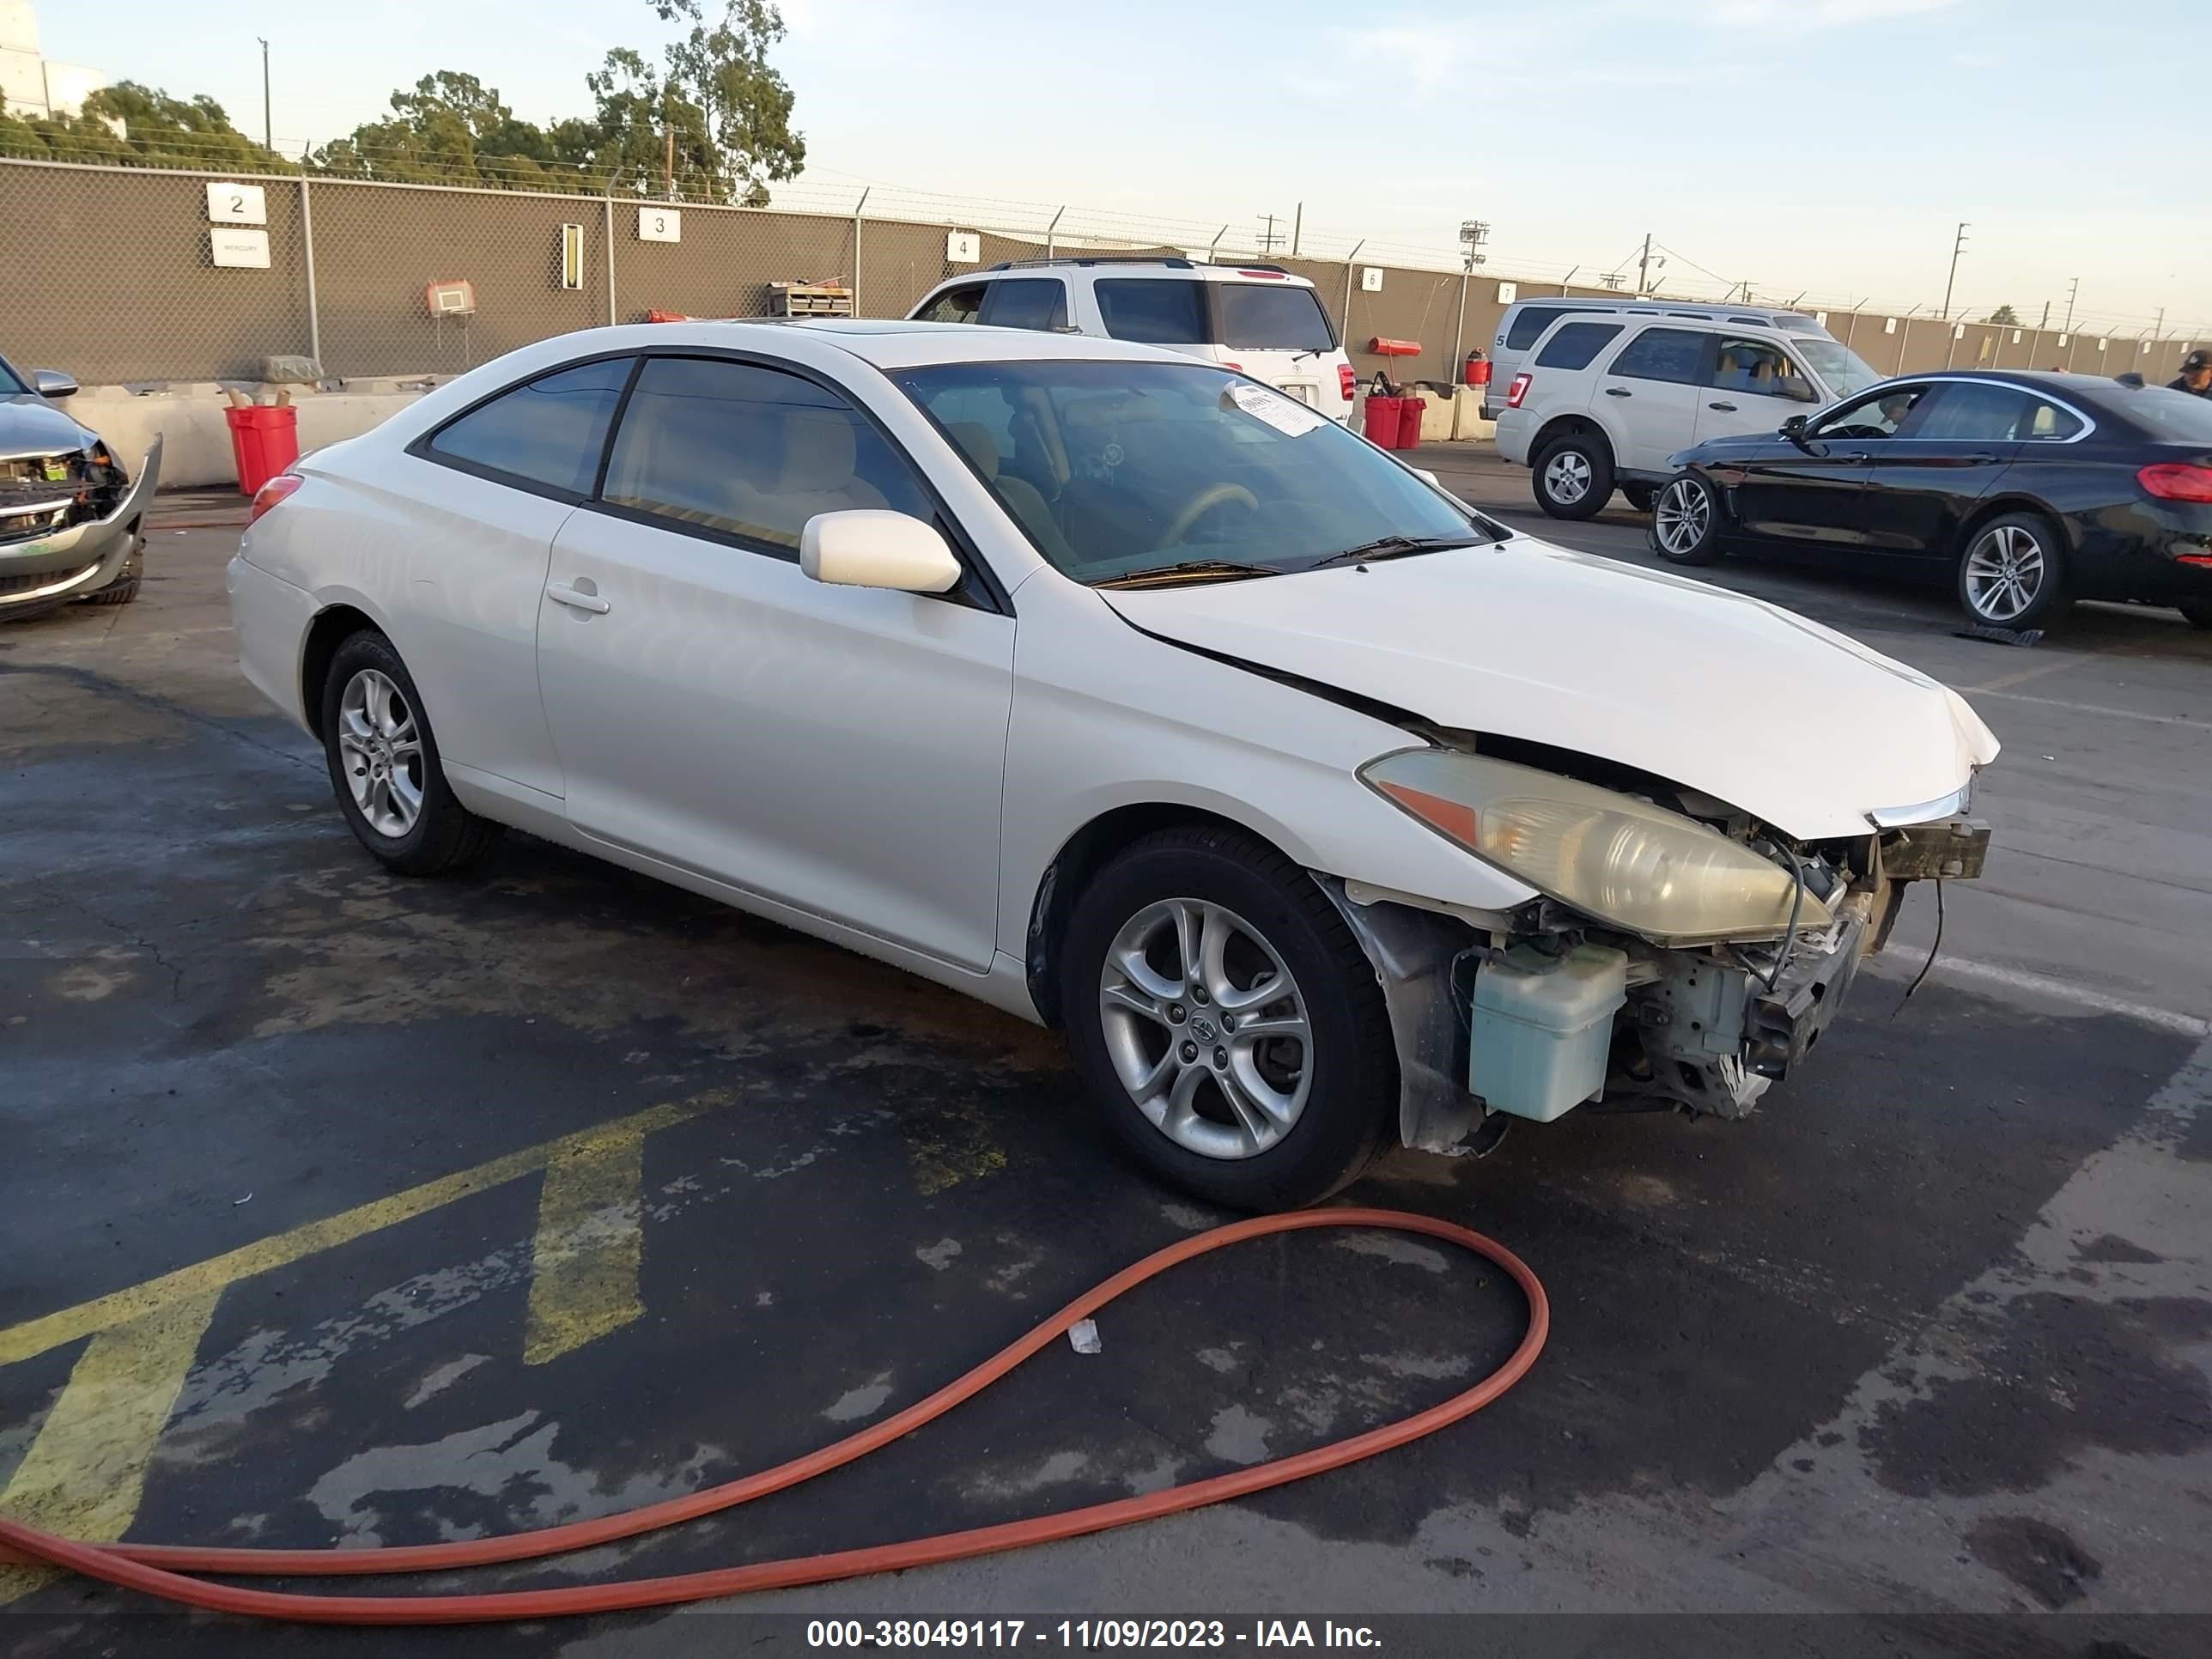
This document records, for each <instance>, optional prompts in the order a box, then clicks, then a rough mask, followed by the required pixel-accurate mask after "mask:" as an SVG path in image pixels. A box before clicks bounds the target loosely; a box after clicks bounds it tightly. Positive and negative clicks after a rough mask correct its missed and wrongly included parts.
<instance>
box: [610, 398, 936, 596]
mask: <svg viewBox="0 0 2212 1659" xmlns="http://www.w3.org/2000/svg"><path fill="white" fill-rule="evenodd" d="M600 498H601V499H602V500H604V501H607V502H609V503H610V504H611V505H613V506H616V507H627V508H629V510H631V511H632V512H635V513H649V514H651V515H652V516H653V517H654V518H656V519H666V520H673V521H674V522H675V523H677V524H678V525H683V526H694V527H696V528H698V529H702V530H708V531H714V532H719V533H720V534H722V535H725V536H732V537H736V538H739V539H741V540H743V541H745V542H747V543H750V544H757V545H763V546H765V547H767V548H769V549H771V550H776V551H779V552H781V553H784V554H786V555H787V556H796V554H797V553H798V550H799V532H800V531H801V530H802V529H804V528H805V525H806V521H807V520H809V519H811V518H812V517H813V516H814V515H815V514H816V513H836V512H840V511H842V510H843V509H845V508H848V507H889V508H890V510H891V511H893V512H895V513H907V514H908V515H909V516H911V517H914V518H917V519H921V520H934V518H935V517H936V513H937V509H936V507H935V505H934V503H933V502H932V501H931V500H930V498H929V495H928V493H927V491H926V490H924V489H922V487H921V483H919V482H918V481H917V480H916V479H915V476H914V473H913V471H912V470H911V469H910V468H909V467H908V465H907V463H906V461H905V460H904V459H902V457H901V456H900V455H899V454H898V453H896V451H895V450H893V449H892V448H891V447H890V443H889V442H888V441H886V440H885V439H884V437H883V435H881V434H879V433H878V431H877V430H876V429H875V428H874V427H872V426H871V425H870V424H869V423H868V422H867V421H866V418H864V417H863V416H861V414H860V411H859V410H855V409H854V408H853V406H852V405H851V404H848V403H847V402H845V400H844V399H843V398H840V397H838V396H837V395H836V393H834V392H825V391H823V389H822V388H821V387H820V386H816V385H815V384H814V383H813V382H812V381H811V380H801V379H800V378H799V376H798V375H796V374H783V373H781V371H779V370H776V369H771V368H756V367H755V366H753V365H752V364H750V363H738V362H727V361H726V360H720V359H714V358H704V357H652V358H648V359H647V361H646V364H645V368H644V369H643V370H642V371H641V373H640V374H639V375H638V377H637V385H636V386H635V388H633V389H632V391H631V392H630V398H629V406H628V407H627V408H626V409H625V410H623V419H622V426H621V428H620V429H619V430H617V433H616V434H615V447H614V453H613V454H612V455H611V457H610V458H609V459H608V462H607V481H606V484H605V488H604V489H602V490H601V491H600Z"/></svg>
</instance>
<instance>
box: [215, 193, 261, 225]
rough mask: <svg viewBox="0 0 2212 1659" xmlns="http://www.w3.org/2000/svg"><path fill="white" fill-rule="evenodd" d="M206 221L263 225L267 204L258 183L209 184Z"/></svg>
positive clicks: (225, 223)
mask: <svg viewBox="0 0 2212 1659" xmlns="http://www.w3.org/2000/svg"><path fill="white" fill-rule="evenodd" d="M207 193H208V222H209V223H210V224H217V225H265V224H267V223H268V222H269V204H268V201H267V200H266V198H264V197H263V196H262V194H261V186H260V185H219V184H210V185H209V186H208V187H207Z"/></svg>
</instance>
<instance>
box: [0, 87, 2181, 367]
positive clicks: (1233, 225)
mask: <svg viewBox="0 0 2212 1659" xmlns="http://www.w3.org/2000/svg"><path fill="white" fill-rule="evenodd" d="M27 130H28V131H29V132H30V133H31V135H32V137H31V140H30V141H25V140H23V139H20V138H17V137H15V136H14V135H12V134H4V132H0V160H9V161H32V162H36V161H52V162H58V163H65V164H71V165H77V166H94V167H139V168H148V169H155V170H164V169H166V170H187V171H197V170H205V171H215V172H224V173H239V174H240V176H243V175H244V173H246V172H249V171H251V172H255V173H267V174H268V175H269V176H276V177H298V176H301V175H302V174H304V175H305V176H307V177H308V178H310V179H331V180H332V181H334V182H344V181H354V180H365V181H368V182H372V183H386V184H410V185H425V186H430V187H440V186H445V187H460V188H471V187H473V188H485V189H500V190H514V191H531V190H537V191H555V192H560V191H564V190H565V191H573V192H574V193H578V194H585V195H592V196H607V195H612V196H617V197H622V198H624V199H629V198H632V197H635V198H638V199H646V200H653V201H667V202H669V203H670V204H671V205H689V206H716V207H729V206H741V205H744V202H743V198H744V197H745V196H746V195H747V194H748V193H749V192H750V191H751V190H752V188H753V183H752V181H751V180H750V179H742V178H735V177H732V176H730V175H726V174H708V173H704V172H702V171H701V170H699V169H696V168H679V169H678V174H677V177H676V179H675V181H674V185H675V187H674V188H673V189H672V190H671V189H670V188H669V184H668V181H667V179H665V175H663V174H662V173H661V172H660V170H659V169H658V168H656V167H653V166H652V165H651V164H650V162H649V161H645V160H641V159H638V158H630V157H623V156H615V155H609V156H605V157H599V158H594V159H592V160H588V161H573V160H566V159H544V160H540V159H538V158H536V157H532V156H527V155H513V154H507V153H485V152H482V151H477V150H475V149H465V150H449V151H434V150H424V149H416V148H412V147H409V146H404V145H386V144H380V143H374V142H369V143H363V142H361V141H360V140H358V139H356V138H355V137H351V136H347V137H344V138H343V139H337V140H324V141H317V140H313V139H307V138H300V137H288V138H286V139H284V140H283V141H282V142H281V143H277V144H275V145H271V146H268V147H264V146H263V145H261V144H258V143H255V142H253V141H252V139H250V138H246V137H244V136H243V135H238V134H222V133H210V132H204V131H197V130H195V129H191V128H175V127H154V126H149V125H144V124H134V125H132V126H131V129H130V131H129V134H128V137H119V138H115V139H112V140H109V139H104V138H100V137H96V136H94V135H90V134H80V133H65V132H60V131H52V129H51V128H50V127H49V128H48V129H47V130H44V131H41V130H40V127H39V126H37V125H30V126H28V128H27ZM337 144H343V150H340V151H337V152H335V153H334V152H333V148H332V147H333V146H334V145H337ZM241 146H243V148H242V149H241ZM288 152H289V153H288ZM295 156H296V157H297V158H298V159H296V160H295V159H294V157H295ZM341 159H343V161H344V162H345V163H347V164H348V165H339V164H338V163H339V161H340V160H341ZM354 164H357V165H354ZM829 171H830V170H828V169H817V177H815V178H812V179H795V180H790V181H786V182H781V183H778V182H770V183H769V184H768V185H767V187H766V188H767V194H768V198H769V199H768V202H767V204H766V207H767V209H768V210H774V211H781V212H790V213H803V214H816V215H834V216H849V215H853V214H855V213H861V212H865V213H866V214H868V215H872V216H876V217H879V218H885V219H911V220H916V221H920V222H929V223H944V224H946V225H949V226H954V227H957V228H970V229H975V230H979V231H990V232H994V233H998V234H1005V235H1009V236H1012V237H1016V238H1021V239H1025V240H1034V241H1036V242H1037V243H1039V244H1040V245H1042V244H1043V243H1044V242H1046V241H1047V240H1050V241H1052V242H1053V243H1054V244H1055V245H1056V246H1062V247H1069V248H1073V247H1077V246H1096V247H1101V248H1107V247H1115V246H1122V247H1147V248H1149V247H1176V248H1185V249H1188V250H1192V251H1194V252H1196V251H1211V252H1217V253H1218V254H1221V255H1227V256H1235V257H1262V256H1263V254H1264V257H1268V258H1284V257H1291V258H1301V259H1310V260H1315V261H1317V262H1322V263H1329V264H1341V263H1344V262H1346V261H1347V260H1350V259H1352V258H1358V259H1360V260H1362V261H1363V262H1366V263H1371V264H1380V265H1390V266H1395V267H1401V268H1404V269H1407V270H1425V271H1430V272H1435V273H1443V274H1451V273H1461V274H1467V273H1468V266H1467V265H1466V264H1465V263H1464V261H1463V258H1462V252H1461V250H1459V249H1457V248H1439V247H1436V246H1424V245H1421V244H1419V243H1413V242H1405V241H1400V240H1395V239H1384V238H1369V237H1361V236H1356V235H1352V234H1345V233H1340V232H1336V231H1333V230H1329V229H1327V228H1306V227H1303V226H1302V227H1300V228H1299V230H1298V231H1297V237H1296V240H1295V242H1292V241H1291V240H1288V239H1287V238H1286V237H1285V234H1283V233H1282V232H1280V231H1278V232H1277V234H1276V239H1275V244H1274V246H1272V247H1268V248H1266V249H1264V250H1263V248H1262V246H1261V234H1260V231H1259V228H1258V225H1257V223H1256V222H1255V221H1254V220H1253V219H1252V217H1251V216H1236V217H1233V218H1231V219H1227V220H1212V219H1194V218H1185V217H1175V216H1165V215H1159V214H1146V213H1138V212H1130V211H1127V210H1118V209H1109V208H1097V207H1091V206H1087V205H1084V204H1074V203H1055V202H1049V201H1042V200H1034V199H1024V198H1021V197H990V196H967V195H959V194H954V193H951V192H946V191H933V190H927V189H923V188H921V187H917V186H913V185H902V184H896V183H890V182H885V181H881V180H873V179H866V178H864V177H862V176H860V175H857V174H848V173H837V174H835V175H834V176H836V178H838V179H840V180H841V182H839V183H837V184H835V185H832V184H829V183H827V182H824V181H823V177H822V176H821V175H822V174H824V173H829ZM1277 222H1278V223H1280V220H1278V221H1277ZM1652 247H1653V252H1656V253H1659V254H1661V255H1662V256H1663V257H1664V258H1666V259H1668V261H1670V262H1679V264H1682V265H1686V266H1688V267H1689V268H1690V270H1692V271H1694V272H1696V273H1697V276H1694V277H1693V276H1685V275H1683V274H1682V273H1681V272H1680V271H1678V270H1675V269H1674V265H1673V264H1669V267H1668V272H1667V276H1666V277H1665V279H1664V280H1663V281H1662V283H1659V284H1656V285H1655V289H1654V292H1653V297H1656V298H1668V299H1680V300H1697V301H1714V300H1722V299H1725V298H1728V297H1731V296H1743V302H1744V303H1748V304H1758V305H1771V306H1782V305H1790V306H1793V307H1796V308H1799V309H1806V310H1816V311H1832V312H1845V313H1854V314H1856V315H1858V316H1861V317H1872V316H1881V317H1883V318H1885V319H1887V318H1895V319H1899V320H1900V321H1902V320H1905V319H1911V320H1913V321H1915V322H1920V323H1924V322H1935V321H1942V322H1946V323H1969V324H1972V325H1977V326H1988V325H1989V324H1988V321H1987V319H1988V317H1989V315H1990V313H1992V312H1994V311H1995V310H1996V308H1997V305H1998V302H1997V301H1987V302H1984V301H1957V302H1954V304H1953V306H1952V307H1951V308H1950V311H1949V313H1948V315H1947V316H1942V317H1939V316H1938V315H1937V312H1938V309H1939V308H1938V307H1936V305H1934V304H1933V303H1931V302H1929V301H1914V302H1911V303H1910V304H1905V305H1899V304H1896V303H1894V302H1893V301H1891V300H1889V299H1887V298H1883V297H1881V296H1878V295H1847V294H1844V293H1841V292H1838V291H1833V290H1825V289H1810V288H1805V289H1793V288H1792V287H1791V285H1790V284H1787V283H1765V284H1761V283H1744V282H1741V281H1735V280H1731V279H1729V278H1727V277H1724V276H1722V275H1721V274H1720V273H1719V272H1717V271H1715V270H1712V269H1711V268H1710V267H1709V266H1706V265H1705V264H1700V263H1699V261H1697V260H1695V259H1693V258H1691V257H1690V256H1689V255H1687V254H1686V253H1683V252H1680V250H1679V249H1676V248H1674V247H1672V246H1668V245H1666V244H1662V243H1658V242H1656V241H1655V242H1654V243H1653V245H1652ZM1636 252H1638V250H1633V249H1632V251H1631V252H1630V254H1629V256H1628V257H1627V258H1624V259H1621V260H1618V261H1616V262H1614V263H1613V264H1610V265H1607V264H1601V263H1599V262H1597V261H1594V260H1593V261H1582V262H1574V263H1570V262H1565V261H1561V260H1559V259H1555V258H1537V257H1523V256H1522V254H1520V253H1518V252H1512V251H1510V249H1503V248H1492V250H1490V252H1489V258H1487V260H1486V263H1485V264H1484V265H1483V266H1482V268H1481V269H1480V272H1479V273H1478V274H1480V276H1482V277H1483V278H1484V279H1485V280H1486V281H1499V282H1511V283H1522V284H1528V285H1536V286H1543V285H1549V284H1553V283H1557V284H1559V285H1560V287H1561V288H1562V289H1563V290H1564V289H1567V288H1569V287H1571V286H1572V285H1573V284H1574V281H1575V279H1576V278H1577V277H1578V276H1579V277H1583V279H1584V282H1583V286H1585V287H1587V288H1589V289H1598V288H1601V287H1602V286H1607V284H1605V283H1602V282H1601V278H1602V277H1604V276H1613V277H1616V278H1617V277H1618V276H1620V273H1621V272H1622V271H1624V270H1626V267H1627V266H1628V265H1629V264H1632V263H1634V260H1635V257H1636ZM1700 279H1702V280H1700ZM2004 303H2009V304H2013V305H2014V309H2015V313H2017V314H2019V316H2020V320H2019V321H2018V322H2016V323H2009V324H2002V325H1996V326H2002V327H2017V328H2021V329H2023V330H2029V329H2033V330H2036V331H2039V332H2042V333H2058V332H2061V331H2070V332H2071V333H2074V334H2084V333H2091V334H2095V335H2098V336H2100V337H2106V338H2111V337H2120V338H2124V339H2129V340H2134V339H2137V338H2146V337H2154V338H2157V339H2161V340H2167V341H2175V340H2179V341H2184V342H2189V343H2195V342H2197V341H2199V340H2203V339H2205V338H2207V337H2212V322H2208V320H2207V319H2206V318H2205V317H2204V316H2203V315H2202V314H2191V315H2186V316H2185V315H2183V314H2182V313H2179V311H2178V310H2175V309H2173V308H2169V313H2168V314H2166V316H2165V317H2164V319H2163V326H2161V319H2160V317H2159V316H2155V315H2146V314H2144V313H2141V312H2126V311H2118V310H2107V309H2104V308H2102V307H2093V306H2092V307H2083V306H2079V305H2077V306H2076V307H2075V309H2074V312H2073V316H2072V319H2071V323H2070V325H2069V323H2068V322H2067V321H2066V320H2065V319H2064V317H2063V313H2061V314H2059V315H2056V316H2053V317H2052V318H2051V319H2049V320H2047V321H2046V320H2045V319H2044V317H2043V314H2042V312H2041V309H2040V307H2037V308H2036V309H2035V311H2034V313H2033V320H2031V316H2030V314H2028V313H2020V311H2019V307H2018V306H2017V304H2016V303H2015V301H2005V302H2004ZM2056 309H2057V307H2055V306H2054V307H2053V310H2054V311H2056ZM2154 330H2155V331H2157V332H2156V333H2155V334H2153V333H2152V332H2151V331H2154Z"/></svg>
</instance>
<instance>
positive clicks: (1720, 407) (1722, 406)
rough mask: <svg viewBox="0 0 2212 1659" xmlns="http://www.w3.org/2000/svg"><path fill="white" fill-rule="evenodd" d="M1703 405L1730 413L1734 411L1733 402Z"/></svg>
mask: <svg viewBox="0 0 2212 1659" xmlns="http://www.w3.org/2000/svg"><path fill="white" fill-rule="evenodd" d="M1705 407H1706V408H1707V409H1717V410H1724V411H1725V412H1727V413H1728V414H1730V415H1733V414H1735V404H1706V405H1705Z"/></svg>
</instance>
